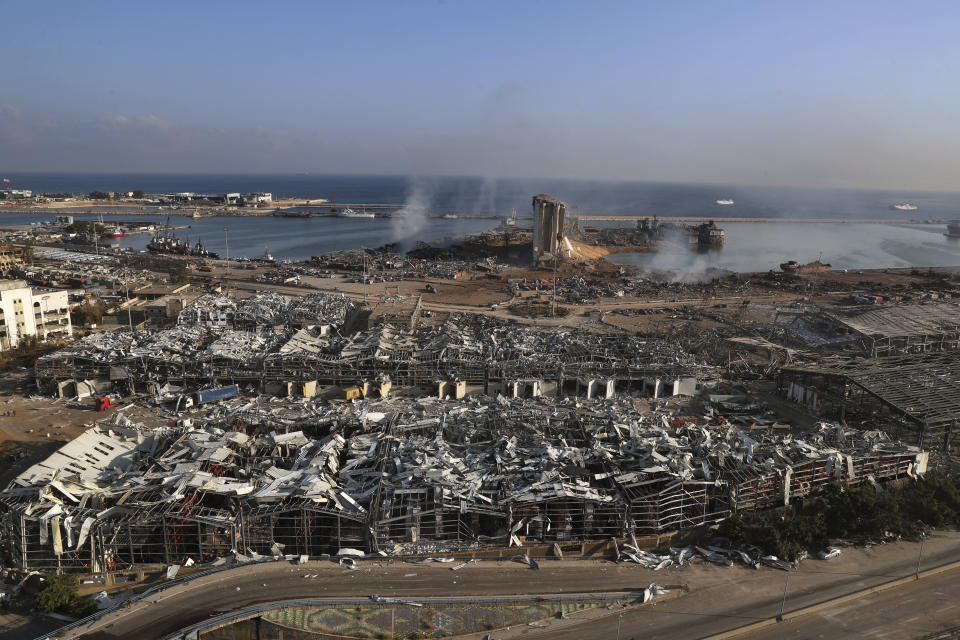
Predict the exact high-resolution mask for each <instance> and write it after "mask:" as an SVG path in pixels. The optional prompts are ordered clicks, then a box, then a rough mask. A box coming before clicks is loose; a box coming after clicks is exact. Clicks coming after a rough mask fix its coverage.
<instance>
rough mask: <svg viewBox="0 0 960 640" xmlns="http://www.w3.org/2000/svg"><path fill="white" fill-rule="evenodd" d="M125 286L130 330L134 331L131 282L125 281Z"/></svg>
mask: <svg viewBox="0 0 960 640" xmlns="http://www.w3.org/2000/svg"><path fill="white" fill-rule="evenodd" d="M123 286H124V287H125V288H126V290H127V322H128V323H130V331H133V312H132V311H130V283H129V282H126V281H124V283H123Z"/></svg>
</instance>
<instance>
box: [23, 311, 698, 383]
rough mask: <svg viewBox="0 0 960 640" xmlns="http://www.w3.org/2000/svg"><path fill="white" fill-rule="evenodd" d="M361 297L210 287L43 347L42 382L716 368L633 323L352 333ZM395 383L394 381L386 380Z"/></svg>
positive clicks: (400, 378) (680, 373) (472, 377)
mask: <svg viewBox="0 0 960 640" xmlns="http://www.w3.org/2000/svg"><path fill="white" fill-rule="evenodd" d="M358 315H359V314H358V312H357V309H356V307H355V306H354V305H353V303H351V302H349V301H348V300H347V299H346V298H342V297H339V296H328V295H324V294H312V295H310V296H305V297H303V298H298V299H295V300H293V301H291V302H287V301H285V299H283V298H282V297H280V296H277V295H275V294H262V295H258V296H255V297H253V298H249V299H247V300H242V301H233V300H231V299H229V298H212V299H210V300H205V301H203V300H202V301H201V302H200V303H199V304H196V305H193V306H191V307H189V308H187V309H185V310H184V311H183V312H182V313H181V316H180V323H179V324H178V325H177V326H176V327H174V328H172V329H168V330H163V331H149V330H143V331H133V332H131V331H126V330H121V331H116V332H113V333H110V334H94V335H91V336H87V337H86V338H84V339H82V340H80V341H79V342H77V343H75V344H73V345H70V346H69V347H66V348H64V349H61V350H59V351H56V352H54V353H51V354H47V355H45V356H43V357H41V358H39V359H38V360H37V362H36V366H35V377H36V381H37V385H38V389H39V390H40V391H42V392H44V393H49V394H57V395H59V396H62V397H76V396H82V395H84V393H90V392H93V391H96V392H109V391H115V392H119V393H121V394H123V395H127V394H129V393H136V392H146V393H153V394H159V393H160V392H161V390H162V389H164V388H169V386H173V387H176V388H178V389H186V390H195V389H203V388H210V387H217V386H222V385H239V386H241V387H243V388H244V389H245V390H249V391H252V392H265V393H273V394H278V395H287V394H289V393H290V392H291V389H295V388H296V389H301V390H303V389H314V390H315V389H317V388H321V387H325V386H334V387H340V388H345V387H351V388H353V387H356V388H360V389H368V388H375V389H379V390H381V392H383V391H385V390H386V389H388V388H389V385H396V386H402V387H406V388H415V389H421V390H424V389H431V390H435V391H437V392H438V393H442V394H443V395H452V396H454V397H455V398H458V399H459V398H462V397H463V396H464V395H465V394H466V393H467V392H468V387H469V389H470V390H473V391H482V392H483V393H488V394H495V393H504V394H505V395H509V396H520V397H531V396H540V395H551V394H553V395H577V394H585V395H587V397H588V398H592V397H595V396H597V395H601V396H603V397H612V396H613V395H614V394H616V393H618V392H620V393H628V394H639V395H650V396H653V397H660V396H663V395H677V394H684V395H693V394H694V393H695V391H696V388H697V384H698V381H702V380H703V379H705V378H709V377H711V376H713V375H715V374H714V369H713V368H712V367H710V366H708V365H706V364H704V363H702V362H699V361H698V360H696V359H695V358H694V357H692V356H690V355H689V354H687V353H685V352H684V351H683V350H682V349H681V348H680V347H679V346H678V345H676V344H673V343H669V342H663V341H647V340H644V339H642V338H640V337H637V336H630V335H626V334H602V335H601V334H594V333H590V332H587V331H583V330H579V329H577V330H574V329H571V330H564V331H558V330H556V329H551V328H543V327H529V326H514V325H510V324H507V323H504V322H502V321H496V320H492V319H489V318H485V317H481V316H458V317H454V318H451V319H450V321H448V322H446V323H445V324H443V325H441V326H439V327H417V328H411V327H409V326H396V325H394V324H391V323H384V324H381V325H379V326H376V327H372V328H369V329H365V330H362V331H357V332H355V333H351V332H350V328H351V327H352V326H353V325H355V324H356V323H357V318H358ZM386 383H389V384H386Z"/></svg>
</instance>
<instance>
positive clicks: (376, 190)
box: [0, 173, 960, 271]
mask: <svg viewBox="0 0 960 640" xmlns="http://www.w3.org/2000/svg"><path fill="white" fill-rule="evenodd" d="M2 177H8V178H10V179H11V183H10V185H9V186H10V187H12V188H20V189H32V190H33V191H34V192H66V193H77V194H85V193H89V192H90V191H94V190H103V191H132V190H136V189H142V190H144V191H146V192H148V193H162V192H179V191H193V192H197V193H226V192H241V193H246V192H250V191H268V192H271V193H273V194H274V195H275V196H280V197H294V198H300V197H302V198H308V197H311V198H327V199H328V200H330V199H334V200H335V201H337V202H340V203H344V202H349V203H366V204H397V205H406V206H407V207H408V209H410V210H411V211H417V212H428V213H437V214H494V215H510V214H511V212H513V211H516V212H517V213H518V214H519V215H526V214H528V212H529V210H530V203H531V197H532V196H533V195H534V194H538V193H548V194H550V195H552V196H554V197H556V198H559V199H561V200H564V201H565V202H566V203H567V206H568V212H569V213H570V214H573V215H578V214H579V215H613V216H616V215H625V216H637V215H644V216H654V215H659V216H711V215H716V216H728V217H744V218H843V219H851V220H852V219H872V220H896V219H907V218H912V219H919V220H925V219H957V218H960V192H930V191H894V190H855V189H804V188H792V187H789V188H788V187H768V186H742V185H716V184H676V183H651V182H604V181H580V180H555V179H545V180H536V179H505V178H499V179H492V178H489V179H485V178H471V177H463V178H458V177H404V176H337V175H196V174H192V175H173V174H56V173H25V174H15V173H13V174H11V173H8V174H4V176H2ZM721 198H729V199H732V200H734V201H735V204H734V205H732V206H718V205H716V204H715V200H717V199H721ZM896 202H910V203H913V204H915V205H917V207H918V209H917V210H916V211H912V212H904V211H894V210H891V209H890V208H889V205H891V204H893V203H896ZM53 215H54V214H51V215H50V216H49V217H48V216H46V215H21V214H3V215H0V225H2V224H24V223H29V222H36V221H40V220H45V219H52V218H53ZM78 217H81V218H82V217H83V216H78ZM119 217H120V218H123V216H122V215H121V216H119ZM127 217H129V216H127ZM105 219H107V218H105ZM138 219H140V218H138ZM150 219H153V217H150ZM163 219H164V215H163V214H158V215H157V216H156V219H155V221H156V222H162V221H163ZM172 222H173V223H175V224H189V225H190V226H191V228H190V229H189V230H182V231H180V232H178V233H179V234H180V235H181V236H184V237H187V236H188V237H189V238H190V239H191V240H197V239H200V240H202V241H203V242H204V244H205V245H207V246H208V247H209V248H211V249H212V250H215V251H219V252H221V253H222V252H223V251H224V250H225V243H226V241H227V237H229V244H230V255H232V256H250V257H254V256H258V255H260V254H262V253H263V252H264V250H265V249H269V251H270V253H272V254H273V255H274V256H276V257H278V258H283V259H305V258H309V257H310V256H311V255H317V254H320V253H326V252H329V251H335V250H338V249H347V248H354V247H359V246H366V247H376V246H380V245H382V244H384V243H386V242H391V241H401V242H403V243H404V244H406V245H412V243H413V242H415V241H416V240H424V241H433V242H436V241H443V240H444V239H445V238H449V237H451V236H454V235H458V234H462V233H471V232H478V231H483V230H486V229H490V228H492V227H494V226H496V224H497V221H496V220H465V219H455V220H449V219H433V218H431V219H423V218H420V217H417V216H410V217H409V218H407V219H393V220H389V219H343V218H310V219H295V218H274V217H256V218H240V217H214V218H204V219H199V220H190V219H186V218H174V219H173V220H172ZM521 226H522V221H521ZM721 226H723V227H724V228H725V229H726V233H727V242H726V246H725V247H724V248H723V249H722V250H721V251H717V252H710V253H707V254H697V253H695V252H690V251H689V250H687V249H686V248H685V247H684V248H675V249H670V248H667V249H666V250H664V251H659V252H656V253H650V254H626V255H621V256H617V258H616V260H617V261H618V262H621V263H625V264H642V265H649V266H656V267H665V268H672V269H681V270H684V269H695V270H698V269H702V268H704V267H718V268H727V269H731V270H738V271H748V270H766V269H769V268H775V267H776V266H777V265H778V264H779V263H780V262H782V261H784V260H787V259H796V260H800V261H809V260H813V259H816V258H818V257H820V256H821V255H822V259H823V260H824V262H831V263H832V264H833V266H834V267H837V268H879V267H901V266H953V265H958V264H960V244H958V243H957V242H956V241H955V240H952V239H950V238H947V237H946V236H945V235H944V231H945V229H944V227H942V226H933V225H897V224H832V225H825V224H805V223H777V224H769V223H753V224H749V223H747V224H745V223H727V224H724V225H721ZM225 229H227V230H228V231H226V232H225ZM147 241H148V238H147V237H146V236H144V235H140V236H131V237H129V238H124V239H122V240H121V241H120V242H121V245H122V246H130V247H134V248H143V246H144V245H145V244H146V242H147Z"/></svg>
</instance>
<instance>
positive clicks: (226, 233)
mask: <svg viewBox="0 0 960 640" xmlns="http://www.w3.org/2000/svg"><path fill="white" fill-rule="evenodd" d="M229 231H230V230H229V229H228V228H227V227H224V228H223V243H224V245H226V254H225V255H226V258H227V272H226V275H224V276H223V279H224V281H225V282H226V283H227V293H228V294H229V293H230V233H229Z"/></svg>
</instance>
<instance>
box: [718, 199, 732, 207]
mask: <svg viewBox="0 0 960 640" xmlns="http://www.w3.org/2000/svg"><path fill="white" fill-rule="evenodd" d="M714 203H716V204H720V205H727V206H729V205H731V204H733V200H731V199H730V198H721V199H720V200H714Z"/></svg>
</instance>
